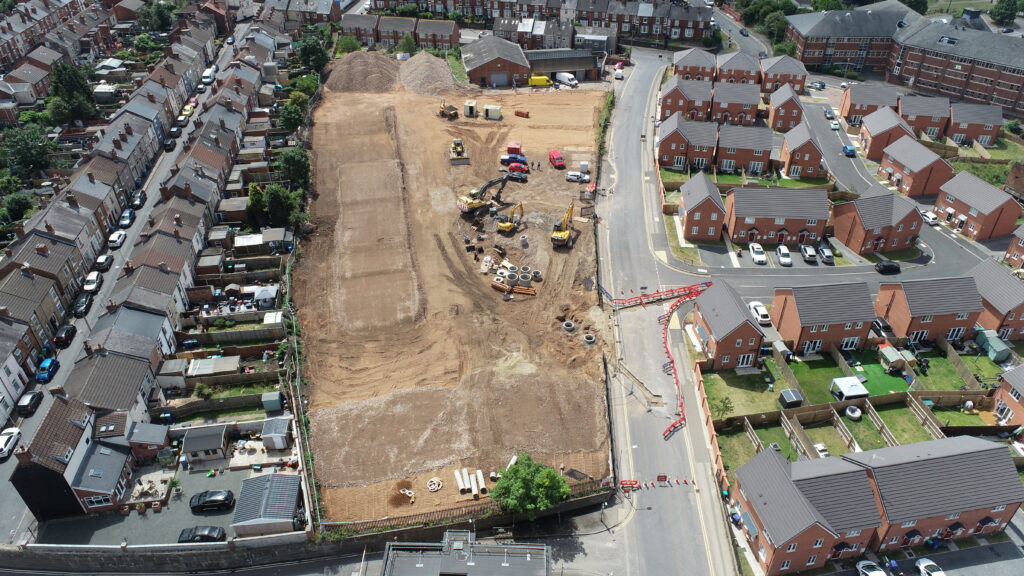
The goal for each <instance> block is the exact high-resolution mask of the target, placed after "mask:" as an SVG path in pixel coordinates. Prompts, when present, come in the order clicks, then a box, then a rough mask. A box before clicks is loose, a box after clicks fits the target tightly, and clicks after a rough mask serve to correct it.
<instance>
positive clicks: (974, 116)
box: [946, 102, 1003, 146]
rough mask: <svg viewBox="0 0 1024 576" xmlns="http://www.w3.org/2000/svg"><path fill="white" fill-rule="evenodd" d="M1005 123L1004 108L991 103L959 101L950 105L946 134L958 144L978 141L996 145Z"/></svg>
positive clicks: (986, 144) (984, 144)
mask: <svg viewBox="0 0 1024 576" xmlns="http://www.w3.org/2000/svg"><path fill="white" fill-rule="evenodd" d="M1002 125H1003V109H1002V108H1000V107H999V106H992V105H989V104H968V103H966V102H957V103H956V104H953V105H952V106H950V110H949V129H948V130H947V131H946V135H947V136H949V137H950V138H952V139H953V141H954V142H956V143H957V144H963V143H964V142H968V141H970V142H977V143H978V144H981V145H982V146H995V144H996V138H998V137H999V131H1000V129H1001V127H1002Z"/></svg>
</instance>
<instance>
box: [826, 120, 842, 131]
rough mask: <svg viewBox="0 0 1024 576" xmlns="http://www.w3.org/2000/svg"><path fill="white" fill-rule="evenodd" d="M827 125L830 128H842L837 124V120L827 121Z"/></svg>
mask: <svg viewBox="0 0 1024 576" xmlns="http://www.w3.org/2000/svg"><path fill="white" fill-rule="evenodd" d="M828 127H829V128H831V129H832V130H839V129H840V128H842V126H840V125H839V121H838V120H832V121H831V122H829V123H828Z"/></svg>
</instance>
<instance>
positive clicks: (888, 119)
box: [862, 106, 914, 136]
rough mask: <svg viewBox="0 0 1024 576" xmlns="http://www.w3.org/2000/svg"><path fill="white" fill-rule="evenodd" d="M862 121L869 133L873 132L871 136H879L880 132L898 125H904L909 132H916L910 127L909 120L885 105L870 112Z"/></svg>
mask: <svg viewBox="0 0 1024 576" xmlns="http://www.w3.org/2000/svg"><path fill="white" fill-rule="evenodd" d="M862 122H863V124H862V126H863V127H864V128H865V129H866V130H867V131H868V133H869V134H871V136H878V135H879V134H881V133H883V132H885V131H887V130H891V129H893V128H896V127H898V126H902V127H903V128H904V129H905V130H906V131H907V134H913V133H914V131H913V130H912V129H911V128H910V125H909V124H907V121H906V120H904V119H903V118H902V117H900V115H899V114H897V113H896V111H895V110H893V109H892V108H889V107H888V106H883V107H881V108H879V109H878V110H875V111H874V112H872V113H871V114H868V115H867V116H865V117H864V119H863V120H862Z"/></svg>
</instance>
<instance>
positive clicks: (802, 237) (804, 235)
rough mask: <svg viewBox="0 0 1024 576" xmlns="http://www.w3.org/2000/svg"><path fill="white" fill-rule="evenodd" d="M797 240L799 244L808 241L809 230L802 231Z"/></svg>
mask: <svg viewBox="0 0 1024 576" xmlns="http://www.w3.org/2000/svg"><path fill="white" fill-rule="evenodd" d="M796 241H797V243H798V244H803V243H805V242H807V232H801V233H800V235H799V236H797V237H796Z"/></svg>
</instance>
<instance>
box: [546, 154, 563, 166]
mask: <svg viewBox="0 0 1024 576" xmlns="http://www.w3.org/2000/svg"><path fill="white" fill-rule="evenodd" d="M548 161H549V162H551V165H552V166H554V167H555V168H565V158H564V157H563V156H562V153H561V152H559V151H558V150H552V151H551V152H548Z"/></svg>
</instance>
